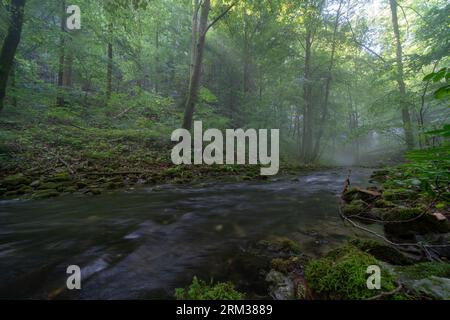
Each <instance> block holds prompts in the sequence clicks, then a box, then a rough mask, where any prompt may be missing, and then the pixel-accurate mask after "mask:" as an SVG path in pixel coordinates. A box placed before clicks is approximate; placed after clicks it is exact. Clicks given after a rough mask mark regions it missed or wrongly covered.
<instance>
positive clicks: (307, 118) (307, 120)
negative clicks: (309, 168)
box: [302, 30, 312, 163]
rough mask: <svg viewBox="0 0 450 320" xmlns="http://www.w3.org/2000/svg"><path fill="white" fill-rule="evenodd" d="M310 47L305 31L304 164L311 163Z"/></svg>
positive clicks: (309, 36) (310, 43) (309, 39)
mask: <svg viewBox="0 0 450 320" xmlns="http://www.w3.org/2000/svg"><path fill="white" fill-rule="evenodd" d="M311 46H312V33H311V31H310V30H308V31H307V33H306V37H305V65H304V73H303V77H304V82H303V100H304V101H303V135H302V160H303V161H304V162H305V163H308V162H310V161H311V153H312V101H311V98H312V86H311V79H310V78H311Z"/></svg>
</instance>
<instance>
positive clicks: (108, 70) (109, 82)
mask: <svg viewBox="0 0 450 320" xmlns="http://www.w3.org/2000/svg"><path fill="white" fill-rule="evenodd" d="M108 31H109V40H108V65H107V67H106V99H107V100H109V99H110V98H111V92H112V71H113V44H112V37H113V24H112V23H110V24H109V26H108Z"/></svg>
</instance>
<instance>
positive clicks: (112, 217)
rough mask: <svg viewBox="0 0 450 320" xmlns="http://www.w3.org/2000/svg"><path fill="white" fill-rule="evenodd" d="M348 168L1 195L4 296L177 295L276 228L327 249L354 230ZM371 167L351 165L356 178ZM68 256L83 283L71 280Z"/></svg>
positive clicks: (222, 273)
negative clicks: (75, 286)
mask: <svg viewBox="0 0 450 320" xmlns="http://www.w3.org/2000/svg"><path fill="white" fill-rule="evenodd" d="M347 172H348V171H347V169H335V170H327V171H321V172H313V173H305V174H301V175H299V176H296V177H285V178H279V179H275V181H269V182H267V181H266V182H238V183H222V184H214V183H208V184H202V185H196V186H157V187H144V188H139V189H136V190H132V191H127V192H125V191H121V192H116V193H110V194H104V195H100V196H91V197H84V196H63V197H59V198H54V199H49V200H41V201H23V200H8V201H1V202H0V298H32V299H34V298H39V299H47V298H69V299H73V298H82V299H149V298H170V297H172V296H173V291H174V288H176V287H183V286H186V285H187V284H188V283H189V282H190V281H191V279H192V276H193V275H199V276H201V277H202V278H204V279H211V278H214V279H215V280H217V279H220V280H227V279H228V278H227V273H226V270H227V266H228V265H229V264H230V261H232V259H233V257H234V256H236V255H237V254H239V253H240V252H242V250H243V248H245V247H246V246H248V245H249V243H252V242H255V241H258V240H261V239H268V238H270V237H276V236H287V237H291V238H293V239H295V240H297V241H298V242H299V243H300V245H301V247H302V250H303V251H304V252H305V253H307V254H310V255H318V254H321V253H323V252H324V251H327V250H329V249H330V248H331V247H333V246H336V245H337V244H339V243H341V242H343V241H344V240H345V239H346V237H347V236H348V235H351V234H353V233H354V232H355V230H354V229H352V228H351V227H349V226H347V225H345V224H344V223H343V222H342V221H341V219H340V218H339V216H338V212H337V205H338V196H339V193H340V191H341V190H342V187H343V182H344V180H345V177H346V175H347ZM370 172H371V170H369V169H361V168H358V169H353V172H352V176H351V177H352V183H356V184H364V183H367V179H368V176H369V175H370ZM69 265H79V266H80V267H81V269H82V290H80V291H70V292H69V291H68V290H66V289H65V287H66V277H67V275H66V268H67V266H69ZM234 276H235V277H236V276H237V277H239V275H234Z"/></svg>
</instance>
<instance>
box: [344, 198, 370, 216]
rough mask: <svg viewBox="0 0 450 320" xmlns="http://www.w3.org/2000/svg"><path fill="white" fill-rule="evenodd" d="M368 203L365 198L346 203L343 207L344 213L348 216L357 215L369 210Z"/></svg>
mask: <svg viewBox="0 0 450 320" xmlns="http://www.w3.org/2000/svg"><path fill="white" fill-rule="evenodd" d="M367 207H368V204H367V203H366V202H364V201H363V200H359V199H357V200H353V201H351V202H350V203H348V204H346V205H345V206H344V207H343V208H342V213H344V214H345V215H346V216H355V215H359V214H362V213H365V211H366V210H367Z"/></svg>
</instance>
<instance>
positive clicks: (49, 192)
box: [31, 189, 59, 199]
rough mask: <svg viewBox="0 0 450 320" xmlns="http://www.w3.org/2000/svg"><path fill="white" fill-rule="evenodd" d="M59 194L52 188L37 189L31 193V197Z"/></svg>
mask: <svg viewBox="0 0 450 320" xmlns="http://www.w3.org/2000/svg"><path fill="white" fill-rule="evenodd" d="M57 196H59V192H58V191H56V190H54V189H46V190H38V191H36V192H35V193H33V194H32V195H31V198H32V199H46V198H52V197H57Z"/></svg>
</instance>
